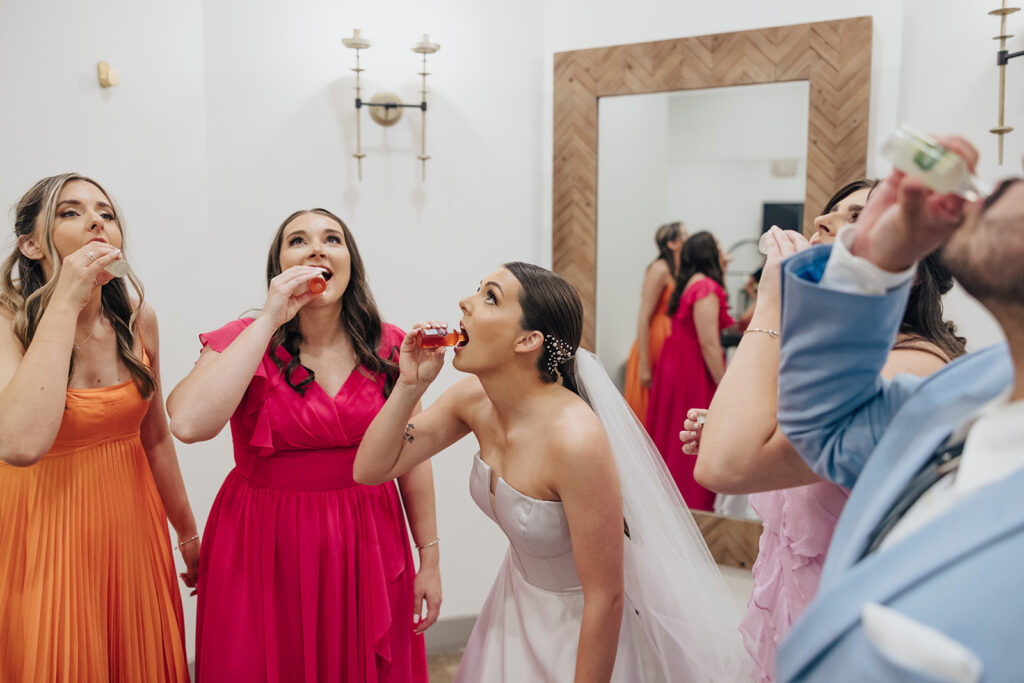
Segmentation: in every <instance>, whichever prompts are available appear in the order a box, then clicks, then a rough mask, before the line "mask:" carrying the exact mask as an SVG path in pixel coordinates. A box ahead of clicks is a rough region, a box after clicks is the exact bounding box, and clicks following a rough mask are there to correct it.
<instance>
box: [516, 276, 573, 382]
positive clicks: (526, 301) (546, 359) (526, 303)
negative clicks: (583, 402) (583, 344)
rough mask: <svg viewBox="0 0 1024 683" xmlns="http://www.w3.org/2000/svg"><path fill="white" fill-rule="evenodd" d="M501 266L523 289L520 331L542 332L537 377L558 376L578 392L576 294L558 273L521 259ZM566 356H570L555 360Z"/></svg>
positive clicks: (549, 378) (546, 380)
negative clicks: (542, 339)
mask: <svg viewBox="0 0 1024 683" xmlns="http://www.w3.org/2000/svg"><path fill="white" fill-rule="evenodd" d="M504 267H505V269H506V270H507V271H508V272H510V273H512V275H514V276H515V278H516V279H517V280H519V284H520V285H522V288H523V291H522V293H521V294H520V295H519V305H520V307H521V308H522V309H523V317H522V319H521V320H520V321H519V325H520V326H521V327H522V328H523V329H524V330H537V331H538V332H540V333H541V334H543V335H544V347H543V349H542V350H541V353H540V358H538V359H537V370H538V371H539V372H540V376H541V379H543V380H544V381H545V382H557V381H558V376H559V375H561V376H562V384H563V385H564V386H565V387H566V388H567V389H569V390H571V391H572V392H573V393H576V394H579V393H580V392H579V389H578V388H577V387H576V351H577V349H579V346H580V337H581V336H582V335H583V303H582V302H581V301H580V295H579V294H577V293H576V289H575V288H574V287H573V286H572V285H570V284H569V283H568V282H566V281H565V280H564V279H562V276H560V275H557V274H555V273H553V272H551V271H550V270H548V269H547V268H541V267H540V266H535V265H533V264H532V263H523V262H522V261H513V262H511V263H506V264H505V266H504ZM559 347H561V349H560V348H559ZM566 356H571V357H569V358H568V359H566V360H561V362H559V360H560V359H562V358H565V357H566ZM552 370H554V372H552Z"/></svg>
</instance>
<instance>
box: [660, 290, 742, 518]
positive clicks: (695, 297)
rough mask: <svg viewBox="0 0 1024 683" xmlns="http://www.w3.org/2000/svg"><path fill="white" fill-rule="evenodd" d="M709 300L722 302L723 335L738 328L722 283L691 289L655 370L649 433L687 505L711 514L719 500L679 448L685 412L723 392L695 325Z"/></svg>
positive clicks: (694, 460)
mask: <svg viewBox="0 0 1024 683" xmlns="http://www.w3.org/2000/svg"><path fill="white" fill-rule="evenodd" d="M708 296H716V297H718V302H719V309H718V310H719V313H718V330H719V332H720V331H721V330H723V329H725V328H726V327H729V326H730V325H732V324H733V319H732V318H731V317H730V316H729V304H728V301H727V300H726V296H725V291H724V290H723V289H722V287H721V286H720V285H719V284H718V283H717V282H715V281H714V280H712V279H711V278H709V277H705V278H702V279H700V280H698V281H697V282H694V283H693V284H692V285H690V286H689V287H687V288H686V290H685V291H684V292H683V294H682V296H681V297H680V299H679V308H678V309H677V310H676V312H675V315H673V316H672V334H670V335H669V337H668V339H666V340H665V345H664V346H663V347H662V349H661V355H660V356H659V357H658V364H657V365H656V366H655V367H654V379H653V382H652V384H651V397H650V402H649V404H648V407H647V423H646V427H647V432H648V433H649V434H650V435H651V439H652V440H653V441H654V444H655V445H656V446H657V447H658V451H660V452H661V455H662V457H663V458H665V464H666V465H668V469H669V471H670V472H671V473H672V478H673V479H674V480H675V482H676V486H678V487H679V492H680V493H682V494H683V499H684V500H686V504H687V505H689V506H690V508H691V509H696V510H708V511H711V510H714V506H715V494H714V492H713V491H709V490H708V489H706V488H704V487H703V486H701V485H700V484H698V483H697V482H696V480H694V478H693V468H694V465H696V463H697V456H696V455H687V454H686V453H683V450H682V448H681V444H680V443H679V431H680V430H681V429H682V428H683V420H685V419H686V411H688V410H689V409H691V408H707V407H708V406H710V405H711V399H712V397H713V396H714V395H715V389H716V388H717V387H718V385H717V384H716V383H715V381H714V379H712V378H711V373H709V372H708V368H707V365H706V364H705V363H704V356H703V355H702V354H701V350H700V339H698V337H697V328H696V326H695V325H694V321H693V306H694V304H695V303H697V301H699V300H700V299H703V298H704V297H708ZM723 361H724V354H723Z"/></svg>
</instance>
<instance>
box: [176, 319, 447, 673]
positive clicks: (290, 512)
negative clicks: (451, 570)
mask: <svg viewBox="0 0 1024 683" xmlns="http://www.w3.org/2000/svg"><path fill="white" fill-rule="evenodd" d="M251 322H252V319H251V318H247V319H243V320H238V321H234V322H232V323H228V324H227V325H225V326H224V327H222V328H220V329H219V330H216V331H214V332H210V333H208V334H204V335H200V340H201V341H202V342H203V344H205V345H208V346H209V347H210V348H211V349H213V350H215V351H223V350H224V349H225V348H227V347H228V345H229V344H230V343H231V341H233V340H234V339H235V337H236V336H237V335H238V334H240V333H241V331H242V330H243V329H245V327H246V326H248V325H249V324H250V323H251ZM403 337H404V333H403V332H402V331H401V330H399V329H398V328H396V327H394V326H392V325H385V326H384V329H383V334H382V340H381V344H380V348H379V353H380V354H381V355H383V356H385V357H387V356H388V355H390V354H391V352H392V350H393V349H396V348H397V346H398V345H399V344H401V341H402V338H403ZM276 353H277V357H278V359H279V360H280V361H281V363H282V364H283V365H286V364H287V362H288V360H289V358H290V356H289V354H288V353H287V352H286V351H285V350H284V349H280V348H279V349H277V352H276ZM396 357H397V355H396ZM304 376H305V371H304V370H302V369H301V368H300V369H299V370H298V371H297V372H296V374H295V375H294V376H293V377H294V381H296V382H297V381H299V380H301V379H302V378H303V377H304ZM382 388H383V376H382V375H381V376H377V375H373V374H371V373H370V372H369V371H367V370H366V369H365V368H361V367H359V368H356V369H355V370H353V372H352V374H351V375H350V376H349V377H348V378H347V380H346V381H345V383H344V384H343V385H342V387H341V389H340V390H339V391H338V393H337V395H336V396H333V397H332V396H328V395H327V393H326V392H325V391H324V390H323V389H322V388H321V387H320V385H319V384H317V383H316V382H313V383H311V384H309V385H308V386H307V387H306V391H305V395H304V396H303V395H300V394H299V393H297V392H296V391H295V390H294V389H292V388H291V387H290V386H288V385H287V384H286V383H285V381H284V377H283V374H282V373H281V370H280V369H279V368H278V367H277V365H275V363H274V361H273V359H272V358H271V357H270V355H269V353H268V354H265V355H264V357H263V360H262V361H261V363H260V365H259V367H258V369H257V370H256V372H255V374H254V376H253V378H252V381H251V382H250V384H249V388H248V389H247V391H246V393H245V396H244V397H243V399H242V401H241V402H240V404H239V406H238V408H237V410H236V411H235V414H234V415H233V416H232V418H231V434H232V439H233V442H234V454H235V465H236V466H235V468H234V469H233V470H232V471H231V473H230V474H229V475H228V477H227V480H226V481H225V482H224V485H223V486H222V487H221V490H220V493H219V494H218V496H217V500H216V501H215V503H214V506H213V509H212V510H211V512H210V518H209V521H208V522H207V525H206V532H205V537H204V541H203V553H202V557H201V560H200V570H199V586H200V590H199V613H198V633H197V638H196V673H197V680H199V681H208V682H210V683H213V682H215V681H229V680H230V681H280V682H281V683H295V682H301V681H361V682H362V681H369V682H380V683H384V682H394V683H398V682H402V683H406V682H408V681H424V682H425V681H426V680H427V667H426V654H425V650H424V643H423V637H422V636H416V635H414V634H413V625H412V618H413V579H414V576H415V568H414V566H413V562H412V554H411V551H410V546H409V538H408V532H407V530H406V526H405V518H404V514H403V508H402V505H401V501H400V499H399V495H398V490H397V488H396V486H395V484H394V483H393V482H389V483H387V484H382V485H380V486H363V485H360V484H356V483H355V482H354V481H353V479H352V464H353V461H354V459H355V454H356V450H357V448H358V446H359V442H360V440H361V439H362V436H363V434H364V433H365V431H366V428H367V426H368V425H369V424H370V422H371V421H372V420H373V418H374V416H375V415H376V414H377V412H378V411H379V410H380V407H381V406H382V405H383V403H384V396H383V394H382Z"/></svg>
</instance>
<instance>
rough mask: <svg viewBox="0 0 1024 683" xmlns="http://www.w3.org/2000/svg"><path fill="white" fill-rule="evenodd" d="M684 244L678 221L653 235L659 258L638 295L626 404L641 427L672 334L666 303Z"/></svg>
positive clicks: (645, 276) (652, 265) (673, 284)
mask: <svg viewBox="0 0 1024 683" xmlns="http://www.w3.org/2000/svg"><path fill="white" fill-rule="evenodd" d="M685 241H686V226H684V225H683V224H682V223H680V222H679V221H676V222H675V223H667V224H665V225H663V226H661V227H660V228H658V231H657V232H656V233H655V234H654V243H655V244H656V245H657V246H658V258H656V259H655V260H654V262H653V263H651V265H649V266H647V272H645V273H644V285H643V290H642V292H641V294H640V313H639V314H638V315H637V320H636V341H634V342H633V348H632V349H631V350H630V352H629V360H628V361H627V363H626V388H625V392H623V393H624V394H625V397H626V403H628V404H629V407H630V408H632V409H633V412H634V413H636V416H637V419H639V420H640V422H641V424H642V423H644V422H646V420H647V400H648V396H649V395H650V391H651V377H652V374H653V373H652V368H653V367H654V364H655V363H656V362H657V361H658V356H659V355H660V354H661V347H662V345H663V344H664V343H665V338H666V337H668V335H669V333H670V332H671V331H672V319H671V318H670V317H669V315H668V300H669V299H670V298H672V290H673V289H674V288H675V285H676V271H678V270H679V251H680V250H681V249H682V248H683V242H685Z"/></svg>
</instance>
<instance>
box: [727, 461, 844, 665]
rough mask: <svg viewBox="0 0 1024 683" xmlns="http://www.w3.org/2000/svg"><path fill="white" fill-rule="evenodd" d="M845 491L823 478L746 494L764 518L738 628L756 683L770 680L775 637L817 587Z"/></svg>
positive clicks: (793, 619)
mask: <svg viewBox="0 0 1024 683" xmlns="http://www.w3.org/2000/svg"><path fill="white" fill-rule="evenodd" d="M849 497H850V493H849V492H848V491H847V490H846V489H844V488H841V487H839V486H836V485H835V484H832V483H829V482H824V481H822V482H818V483H816V484H808V485H807V486H797V487H795V488H790V489H782V490H779V491H767V492H765V493H755V494H752V495H751V496H750V498H749V500H750V505H751V506H752V507H753V508H754V510H755V511H756V512H757V514H758V515H760V516H761V518H762V519H763V520H764V532H763V533H762V534H761V544H760V550H759V552H758V554H757V561H756V562H755V563H754V569H753V574H754V588H753V591H752V593H751V595H750V602H748V603H747V613H746V615H745V616H744V617H743V621H742V622H741V623H740V633H742V634H743V644H744V645H745V646H746V648H747V652H749V653H750V657H751V659H752V660H753V662H754V666H753V668H752V669H751V675H752V677H753V679H754V680H755V681H757V683H767V682H768V681H772V680H774V678H775V652H776V650H778V647H779V643H781V642H782V640H783V639H784V638H785V637H786V635H787V634H788V633H789V631H790V629H791V628H792V627H793V623H794V622H796V620H797V619H799V618H800V615H801V614H803V613H804V610H805V609H807V606H808V605H809V604H811V600H813V599H814V595H815V594H816V593H817V592H818V581H819V580H820V579H821V568H822V566H823V565H824V564H825V555H826V554H827V553H828V546H829V543H831V542H832V533H833V532H834V531H835V528H836V523H838V521H839V513H841V512H842V511H843V506H844V505H846V499H847V498H849Z"/></svg>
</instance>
